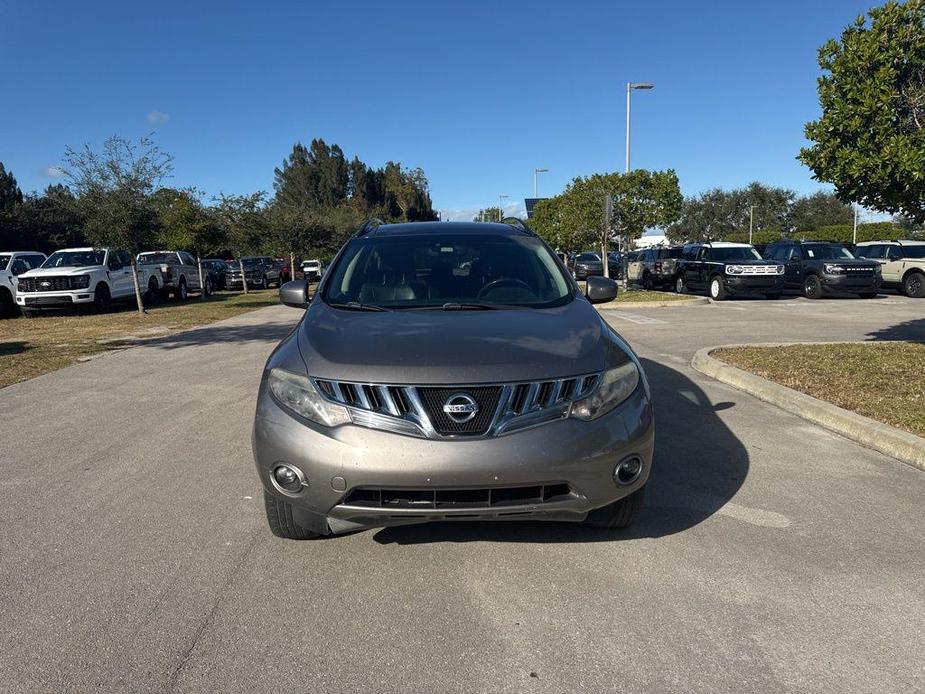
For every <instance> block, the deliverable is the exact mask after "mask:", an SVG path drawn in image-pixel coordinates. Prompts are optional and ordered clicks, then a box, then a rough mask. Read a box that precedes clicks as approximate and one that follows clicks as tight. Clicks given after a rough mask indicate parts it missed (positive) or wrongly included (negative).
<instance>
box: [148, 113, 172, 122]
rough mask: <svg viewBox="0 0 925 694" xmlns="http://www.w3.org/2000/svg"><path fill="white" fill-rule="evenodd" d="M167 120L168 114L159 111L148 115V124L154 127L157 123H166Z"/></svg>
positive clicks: (168, 118)
mask: <svg viewBox="0 0 925 694" xmlns="http://www.w3.org/2000/svg"><path fill="white" fill-rule="evenodd" d="M169 120H170V114H169V113H163V112H161V111H157V110H154V111H151V112H150V113H149V114H148V122H149V123H153V124H154V125H157V124H159V123H166V122H167V121H169Z"/></svg>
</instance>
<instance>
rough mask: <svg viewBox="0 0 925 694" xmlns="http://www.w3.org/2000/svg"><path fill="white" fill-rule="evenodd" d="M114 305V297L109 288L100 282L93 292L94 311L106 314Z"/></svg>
mask: <svg viewBox="0 0 925 694" xmlns="http://www.w3.org/2000/svg"><path fill="white" fill-rule="evenodd" d="M111 305H112V295H111V294H110V293H109V287H108V286H106V285H105V284H103V283H102V282H100V283H99V284H98V285H96V290H94V292H93V310H94V311H95V312H96V313H106V311H108V310H109V307H110V306H111Z"/></svg>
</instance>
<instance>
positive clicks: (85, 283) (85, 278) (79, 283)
mask: <svg viewBox="0 0 925 694" xmlns="http://www.w3.org/2000/svg"><path fill="white" fill-rule="evenodd" d="M89 286H90V275H77V276H76V277H72V278H71V288H72V289H86V288H87V287H89Z"/></svg>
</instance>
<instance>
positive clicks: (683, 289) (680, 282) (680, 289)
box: [674, 275, 687, 294]
mask: <svg viewBox="0 0 925 694" xmlns="http://www.w3.org/2000/svg"><path fill="white" fill-rule="evenodd" d="M674 290H675V291H676V292H677V293H678V294H687V285H686V284H684V278H683V277H682V276H681V275H678V276H677V278H676V279H675V281H674Z"/></svg>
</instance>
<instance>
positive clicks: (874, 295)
mask: <svg viewBox="0 0 925 694" xmlns="http://www.w3.org/2000/svg"><path fill="white" fill-rule="evenodd" d="M858 296H859V297H861V298H862V299H876V298H877V292H861V293H860V294H858Z"/></svg>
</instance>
